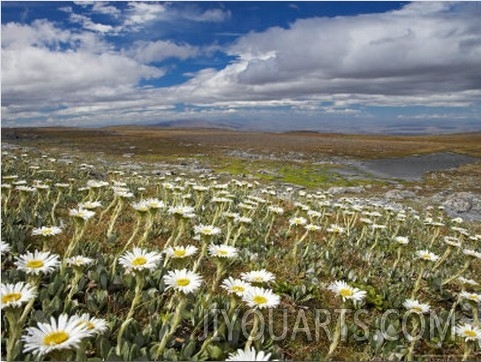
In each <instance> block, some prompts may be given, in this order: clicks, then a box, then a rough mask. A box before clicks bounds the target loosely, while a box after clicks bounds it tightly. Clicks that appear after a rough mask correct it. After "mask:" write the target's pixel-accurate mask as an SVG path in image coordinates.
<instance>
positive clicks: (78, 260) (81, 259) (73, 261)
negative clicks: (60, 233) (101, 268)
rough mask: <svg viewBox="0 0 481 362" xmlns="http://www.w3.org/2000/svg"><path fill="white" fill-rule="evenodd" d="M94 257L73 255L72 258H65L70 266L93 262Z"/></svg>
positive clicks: (85, 264)
mask: <svg viewBox="0 0 481 362" xmlns="http://www.w3.org/2000/svg"><path fill="white" fill-rule="evenodd" d="M93 261H94V260H93V259H91V258H87V257H86V256H82V255H76V256H72V257H70V258H67V259H65V262H66V263H67V265H68V266H77V267H81V266H87V265H90V264H92V263H93Z"/></svg>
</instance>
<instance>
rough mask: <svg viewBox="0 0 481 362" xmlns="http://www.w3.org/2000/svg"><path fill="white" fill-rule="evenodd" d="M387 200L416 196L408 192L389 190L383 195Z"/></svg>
mask: <svg viewBox="0 0 481 362" xmlns="http://www.w3.org/2000/svg"><path fill="white" fill-rule="evenodd" d="M384 197H385V198H386V199H389V200H403V199H410V198H414V197H416V194H415V193H414V192H412V191H409V190H390V191H388V192H386V193H385V194H384Z"/></svg>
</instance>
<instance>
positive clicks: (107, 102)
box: [1, 1, 481, 133]
mask: <svg viewBox="0 0 481 362" xmlns="http://www.w3.org/2000/svg"><path fill="white" fill-rule="evenodd" d="M1 7H2V54H1V55H2V126H4V127H22V126H57V125H63V126H83V127H100V126H108V125H114V124H120V125H123V124H155V123H159V122H163V121H170V122H172V121H190V120H194V121H202V122H212V124H213V125H215V124H223V125H232V126H233V127H238V128H243V129H257V130H270V131H285V130H294V129H303V130H317V131H327V132H329V131H332V132H361V133H367V132H384V133H418V132H420V133H437V132H442V133H445V132H470V131H481V71H480V64H481V27H479V20H480V19H481V3H479V2H466V3H464V2H412V3H410V2H381V1H377V2H363V1H356V2H290V1H271V2H233V1H227V2H211V1H202V2H152V1H149V2H141V1H134V2H124V1H117V2H98V1H96V2H87V1H79V2H38V1H35V2H25V1H21V2H13V1H2V3H1Z"/></svg>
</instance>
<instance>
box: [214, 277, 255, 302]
mask: <svg viewBox="0 0 481 362" xmlns="http://www.w3.org/2000/svg"><path fill="white" fill-rule="evenodd" d="M220 286H221V288H224V289H225V290H227V292H228V293H229V294H231V293H235V294H236V295H238V296H239V297H242V296H243V295H244V293H245V292H246V291H247V289H249V288H250V287H252V285H251V284H249V283H247V282H245V281H243V280H241V279H234V278H232V277H229V278H226V279H224V280H223V281H222V283H221V285H220Z"/></svg>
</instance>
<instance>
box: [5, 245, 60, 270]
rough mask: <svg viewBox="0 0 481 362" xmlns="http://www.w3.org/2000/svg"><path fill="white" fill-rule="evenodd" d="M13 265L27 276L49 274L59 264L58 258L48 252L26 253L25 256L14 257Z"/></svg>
mask: <svg viewBox="0 0 481 362" xmlns="http://www.w3.org/2000/svg"><path fill="white" fill-rule="evenodd" d="M14 264H15V265H16V266H17V268H18V269H19V270H23V271H24V272H25V273H27V274H40V273H45V274H48V273H51V272H52V271H54V270H55V269H56V268H57V267H58V266H59V264H60V262H59V257H58V255H56V254H51V253H50V252H48V251H38V250H35V251H34V252H33V253H32V252H27V253H26V254H23V255H20V256H18V257H16V261H15V262H14Z"/></svg>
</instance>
